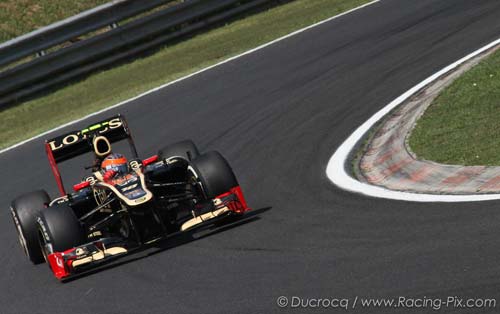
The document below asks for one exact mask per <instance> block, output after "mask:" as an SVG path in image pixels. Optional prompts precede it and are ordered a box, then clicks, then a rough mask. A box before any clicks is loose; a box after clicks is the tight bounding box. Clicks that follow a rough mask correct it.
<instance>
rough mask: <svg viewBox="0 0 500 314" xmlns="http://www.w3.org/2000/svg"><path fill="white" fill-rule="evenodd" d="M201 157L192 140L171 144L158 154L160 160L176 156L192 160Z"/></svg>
mask: <svg viewBox="0 0 500 314" xmlns="http://www.w3.org/2000/svg"><path fill="white" fill-rule="evenodd" d="M199 155H200V152H199V151H198V148H197V147H196V145H195V144H194V143H193V141H191V140H185V141H181V142H177V143H174V144H170V145H168V146H166V147H164V148H163V149H161V150H160V151H159V152H158V157H159V158H160V160H162V159H165V158H170V157H175V156H177V157H182V158H184V159H186V160H190V159H195V158H197V157H198V156H199Z"/></svg>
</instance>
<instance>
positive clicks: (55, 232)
mask: <svg viewBox="0 0 500 314" xmlns="http://www.w3.org/2000/svg"><path fill="white" fill-rule="evenodd" d="M37 223H38V232H39V233H38V235H39V246H40V247H41V249H42V251H43V255H44V257H45V259H46V258H47V255H48V254H51V253H53V252H63V251H66V250H68V249H71V248H73V247H76V246H79V245H82V244H84V243H85V242H86V240H87V236H86V235H85V230H84V228H83V226H82V225H81V223H80V221H79V220H78V218H77V217H76V215H75V213H74V212H73V209H72V208H71V207H69V206H68V205H66V204H60V205H55V206H51V207H48V208H45V209H43V210H42V211H41V212H40V217H39V218H38V220H37Z"/></svg>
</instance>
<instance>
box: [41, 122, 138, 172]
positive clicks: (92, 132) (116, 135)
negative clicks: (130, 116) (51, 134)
mask: <svg viewBox="0 0 500 314" xmlns="http://www.w3.org/2000/svg"><path fill="white" fill-rule="evenodd" d="M96 135H101V136H104V137H106V138H107V139H108V140H109V141H110V143H114V142H117V141H120V140H123V139H130V138H131V135H130V131H129V129H128V126H127V122H126V120H125V118H124V117H123V116H121V115H118V116H115V117H112V118H109V119H106V120H103V121H101V122H98V123H94V124H92V125H90V126H88V127H87V128H85V129H83V130H76V131H72V132H69V133H67V134H64V135H61V136H58V137H56V138H53V139H51V140H46V141H45V143H46V146H47V149H48V150H49V151H50V152H51V153H52V156H53V157H54V160H55V162H56V163H60V162H62V161H65V160H68V159H71V158H74V157H76V156H79V155H82V154H85V153H88V152H91V151H93V149H94V148H93V145H92V137H93V136H96Z"/></svg>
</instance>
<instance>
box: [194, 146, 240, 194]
mask: <svg viewBox="0 0 500 314" xmlns="http://www.w3.org/2000/svg"><path fill="white" fill-rule="evenodd" d="M189 168H190V170H191V172H192V173H193V175H194V176H195V177H196V180H197V181H198V182H199V183H200V185H201V188H202V190H203V192H204V194H205V197H206V198H207V199H212V198H215V197H217V196H219V195H221V194H223V193H226V192H229V190H230V189H231V188H234V187H236V186H238V180H236V176H235V175H234V172H233V169H231V166H229V163H228V162H227V160H226V159H225V158H224V157H222V155H221V154H220V153H219V152H216V151H211V152H208V153H206V154H203V155H201V156H199V157H198V158H196V159H194V160H192V161H191V165H190V167H189Z"/></svg>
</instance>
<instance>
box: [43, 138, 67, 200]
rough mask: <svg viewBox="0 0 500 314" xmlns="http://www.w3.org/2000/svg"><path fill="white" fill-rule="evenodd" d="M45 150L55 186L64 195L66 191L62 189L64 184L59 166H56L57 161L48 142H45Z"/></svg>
mask: <svg viewBox="0 0 500 314" xmlns="http://www.w3.org/2000/svg"><path fill="white" fill-rule="evenodd" d="M45 151H46V152H47V158H48V159H49V164H50V167H51V168H52V173H53V174H54V177H55V178H56V183H57V187H58V188H59V192H60V193H61V196H64V195H66V191H65V190H64V185H63V182H62V178H61V173H60V172H59V168H57V162H56V160H55V159H54V154H53V153H52V149H51V148H50V145H49V143H47V142H46V143H45Z"/></svg>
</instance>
